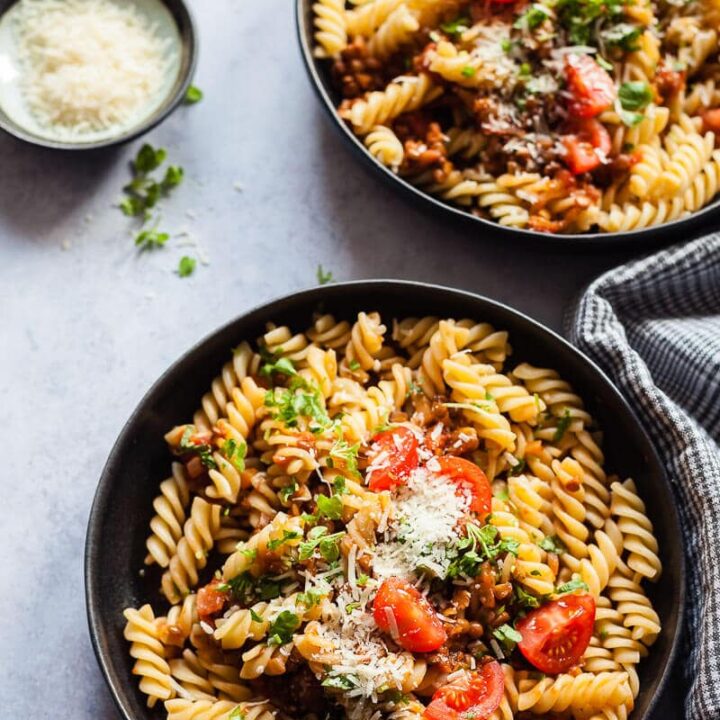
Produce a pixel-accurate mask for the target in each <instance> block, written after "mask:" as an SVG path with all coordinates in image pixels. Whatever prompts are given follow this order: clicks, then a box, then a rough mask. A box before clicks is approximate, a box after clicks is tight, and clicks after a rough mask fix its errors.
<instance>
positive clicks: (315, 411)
mask: <svg viewBox="0 0 720 720" xmlns="http://www.w3.org/2000/svg"><path fill="white" fill-rule="evenodd" d="M265 406H266V407H269V408H271V409H272V410H273V411H274V412H273V417H274V418H276V419H278V420H282V421H283V422H284V423H285V425H287V426H288V427H295V426H296V425H297V424H298V420H299V418H301V417H304V418H309V419H311V420H314V421H315V422H316V423H317V424H318V425H319V427H320V428H321V429H322V428H326V427H328V426H329V425H330V424H331V420H330V418H329V417H328V415H327V412H326V411H325V406H324V401H323V397H322V394H321V393H320V391H319V390H318V389H317V388H316V387H314V386H313V385H311V384H310V383H308V382H306V381H305V380H303V379H302V378H300V377H294V378H293V379H292V381H291V383H290V387H289V388H279V387H278V388H274V389H272V390H268V391H267V392H266V393H265ZM311 429H312V428H311Z"/></svg>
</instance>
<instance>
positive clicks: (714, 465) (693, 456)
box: [567, 234, 720, 720]
mask: <svg viewBox="0 0 720 720" xmlns="http://www.w3.org/2000/svg"><path fill="white" fill-rule="evenodd" d="M567 329H568V335H569V337H570V340H571V341H572V342H573V343H574V344H575V345H577V346H578V347H579V348H580V349H581V350H582V351H583V352H585V353H586V354H587V355H588V356H590V357H591V358H592V359H593V360H594V361H595V362H596V363H597V364H598V365H599V366H600V367H601V368H602V369H603V370H605V372H606V373H607V374H608V375H609V376H610V378H612V380H613V381H614V382H615V384H616V385H617V387H618V388H619V389H620V391H621V393H622V394H623V395H624V396H625V398H626V399H627V400H628V402H629V403H630V404H631V405H632V406H633V407H634V409H635V412H636V413H637V414H638V416H639V417H640V419H641V420H642V421H643V423H644V425H645V427H646V429H647V431H648V434H649V435H650V437H651V438H652V440H653V441H654V443H655V446H656V448H657V450H658V452H659V454H660V456H661V458H662V460H663V461H664V463H665V467H666V468H667V471H668V475H669V477H670V478H672V481H673V485H674V492H675V497H676V499H677V501H678V508H679V511H680V517H681V523H682V526H683V531H684V534H685V541H686V551H687V559H688V563H687V568H688V573H689V578H688V583H689V585H688V588H687V591H688V593H687V596H688V614H687V619H686V621H687V628H686V636H687V637H688V638H692V642H691V643H688V647H687V655H686V661H685V662H684V666H685V669H686V671H687V683H688V687H689V695H688V698H687V701H686V715H687V717H688V718H689V719H690V720H711V719H712V720H715V719H717V718H720V446H719V444H720V234H715V235H712V236H710V237H705V238H702V239H700V240H696V241H694V242H691V243H688V244H686V245H682V246H679V247H674V248H670V249H668V250H664V251H662V252H659V253H657V254H655V255H652V256H651V257H648V258H645V259H643V260H638V261H635V262H631V263H629V264H627V265H624V266H622V267H620V268H617V269H615V270H611V271H610V272H607V273H605V274H604V275H602V276H601V277H599V278H598V279H597V280H595V281H594V282H593V283H592V284H591V285H590V286H589V288H588V289H587V291H586V292H585V294H584V295H583V296H582V298H581V299H580V301H579V303H578V305H577V307H575V308H574V309H573V311H572V312H571V314H570V315H569V316H568V323H567Z"/></svg>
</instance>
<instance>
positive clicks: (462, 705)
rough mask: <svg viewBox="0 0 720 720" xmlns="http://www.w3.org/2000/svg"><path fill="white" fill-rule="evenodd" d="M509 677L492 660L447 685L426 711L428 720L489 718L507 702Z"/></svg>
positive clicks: (436, 695) (441, 689)
mask: <svg viewBox="0 0 720 720" xmlns="http://www.w3.org/2000/svg"><path fill="white" fill-rule="evenodd" d="M504 691H505V677H504V675H503V671H502V668H501V667H500V663H498V662H497V661H496V660H491V661H490V662H488V663H485V664H484V665H483V666H482V667H480V668H478V669H477V670H476V671H474V672H468V673H465V674H464V675H463V676H462V677H460V678H458V679H456V680H453V681H452V682H451V683H449V684H448V685H444V686H443V687H441V688H440V689H439V690H437V691H436V692H435V694H434V695H433V697H432V702H431V703H430V705H428V707H427V708H426V709H425V712H424V714H423V718H424V719H425V720H466V719H467V720H469V719H470V718H478V719H479V718H486V717H488V716H489V715H490V714H491V713H493V712H494V711H495V710H496V709H497V707H498V706H499V705H500V702H501V701H502V698H503V693H504Z"/></svg>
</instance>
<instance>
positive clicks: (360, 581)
mask: <svg viewBox="0 0 720 720" xmlns="http://www.w3.org/2000/svg"><path fill="white" fill-rule="evenodd" d="M369 579H370V578H369V577H368V576H367V575H366V574H365V573H360V575H358V578H357V580H356V581H355V584H356V585H357V586H358V587H365V586H366V585H367V583H368V580H369Z"/></svg>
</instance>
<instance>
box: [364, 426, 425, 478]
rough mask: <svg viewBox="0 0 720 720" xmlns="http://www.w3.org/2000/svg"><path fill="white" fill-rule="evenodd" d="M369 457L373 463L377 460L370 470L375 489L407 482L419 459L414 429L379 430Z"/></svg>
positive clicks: (369, 475) (373, 440)
mask: <svg viewBox="0 0 720 720" xmlns="http://www.w3.org/2000/svg"><path fill="white" fill-rule="evenodd" d="M369 457H370V462H371V465H372V463H376V464H377V467H375V468H374V469H372V470H371V471H370V472H369V473H368V485H369V486H370V489H371V490H372V491H373V492H380V491H381V490H392V489H393V488H396V487H398V486H399V485H404V484H405V483H406V482H407V479H408V475H410V473H411V472H412V471H413V470H414V469H415V468H416V467H417V466H418V462H419V460H418V441H417V438H416V437H415V433H413V431H412V430H410V429H408V428H406V427H403V426H400V427H396V428H393V429H392V430H385V431H383V432H381V433H378V434H377V435H375V437H374V438H373V439H372V445H371V446H370V453H369Z"/></svg>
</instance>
